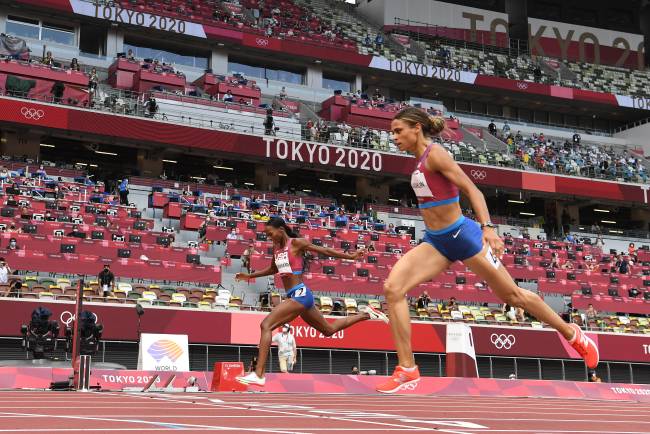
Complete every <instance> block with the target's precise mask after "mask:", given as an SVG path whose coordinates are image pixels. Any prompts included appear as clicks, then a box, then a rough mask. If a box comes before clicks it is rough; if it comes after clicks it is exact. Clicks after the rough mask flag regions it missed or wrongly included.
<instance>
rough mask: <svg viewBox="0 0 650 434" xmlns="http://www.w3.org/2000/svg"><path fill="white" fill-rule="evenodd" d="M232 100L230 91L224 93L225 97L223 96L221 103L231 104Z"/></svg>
mask: <svg viewBox="0 0 650 434" xmlns="http://www.w3.org/2000/svg"><path fill="white" fill-rule="evenodd" d="M233 100H234V98H233V96H232V92H231V91H230V90H228V91H226V93H225V95H224V96H223V101H224V102H233Z"/></svg>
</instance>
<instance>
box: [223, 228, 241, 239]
mask: <svg viewBox="0 0 650 434" xmlns="http://www.w3.org/2000/svg"><path fill="white" fill-rule="evenodd" d="M226 240H241V235H239V234H238V233H237V230H236V229H235V228H232V229H231V230H230V232H229V233H228V235H226Z"/></svg>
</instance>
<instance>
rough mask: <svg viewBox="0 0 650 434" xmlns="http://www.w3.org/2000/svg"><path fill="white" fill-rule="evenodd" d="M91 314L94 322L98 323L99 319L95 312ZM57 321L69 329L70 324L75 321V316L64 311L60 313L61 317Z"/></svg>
mask: <svg viewBox="0 0 650 434" xmlns="http://www.w3.org/2000/svg"><path fill="white" fill-rule="evenodd" d="M92 314H93V315H94V316H95V322H99V317H98V316H97V314H96V313H95V312H92ZM59 320H61V322H62V323H63V324H64V325H65V326H66V327H69V326H70V324H72V322H73V321H74V320H75V315H74V314H73V313H72V312H69V311H67V310H66V311H64V312H62V313H61V316H60V317H59Z"/></svg>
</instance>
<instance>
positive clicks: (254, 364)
mask: <svg viewBox="0 0 650 434" xmlns="http://www.w3.org/2000/svg"><path fill="white" fill-rule="evenodd" d="M255 369H257V356H253V358H252V359H251V362H250V363H249V364H248V372H253V371H254V370H255Z"/></svg>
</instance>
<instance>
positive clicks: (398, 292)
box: [384, 280, 404, 303]
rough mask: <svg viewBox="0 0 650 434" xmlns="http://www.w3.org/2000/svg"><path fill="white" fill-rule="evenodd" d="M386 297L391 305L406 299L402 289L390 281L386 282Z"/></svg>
mask: <svg viewBox="0 0 650 434" xmlns="http://www.w3.org/2000/svg"><path fill="white" fill-rule="evenodd" d="M384 295H385V296H386V301H388V302H389V303H391V302H394V301H398V300H399V299H400V298H402V297H404V294H402V288H401V287H400V286H399V285H397V284H395V283H393V282H392V281H390V280H386V281H385V282H384Z"/></svg>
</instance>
